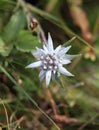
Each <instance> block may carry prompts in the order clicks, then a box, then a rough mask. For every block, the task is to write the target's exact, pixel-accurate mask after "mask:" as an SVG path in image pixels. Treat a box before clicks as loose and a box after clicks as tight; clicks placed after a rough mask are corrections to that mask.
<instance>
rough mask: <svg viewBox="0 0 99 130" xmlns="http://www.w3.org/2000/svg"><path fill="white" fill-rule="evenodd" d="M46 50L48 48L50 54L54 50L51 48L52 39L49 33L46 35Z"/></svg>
mask: <svg viewBox="0 0 99 130" xmlns="http://www.w3.org/2000/svg"><path fill="white" fill-rule="evenodd" d="M47 48H48V50H49V52H52V51H53V50H54V48H53V41H52V38H51V36H50V33H48V44H47Z"/></svg>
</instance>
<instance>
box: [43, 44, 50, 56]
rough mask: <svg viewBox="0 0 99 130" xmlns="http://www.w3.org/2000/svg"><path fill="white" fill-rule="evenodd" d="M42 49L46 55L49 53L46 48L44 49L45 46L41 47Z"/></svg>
mask: <svg viewBox="0 0 99 130" xmlns="http://www.w3.org/2000/svg"><path fill="white" fill-rule="evenodd" d="M43 49H44V52H45V53H46V54H48V53H49V51H48V49H47V47H46V46H45V45H43Z"/></svg>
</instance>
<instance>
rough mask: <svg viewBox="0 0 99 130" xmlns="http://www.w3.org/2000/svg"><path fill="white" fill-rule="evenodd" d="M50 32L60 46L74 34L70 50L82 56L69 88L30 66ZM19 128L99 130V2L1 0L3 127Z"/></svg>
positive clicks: (0, 97) (66, 81) (6, 129)
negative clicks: (46, 79) (44, 78)
mask: <svg viewBox="0 0 99 130" xmlns="http://www.w3.org/2000/svg"><path fill="white" fill-rule="evenodd" d="M31 21H32V24H33V26H32V28H31V27H30V25H31ZM48 32H50V34H51V36H52V38H53V41H54V46H58V45H59V44H63V43H66V41H68V40H70V39H71V38H73V39H72V40H70V42H69V43H66V44H67V45H68V44H71V45H72V49H71V50H70V52H69V53H70V54H82V56H80V57H77V58H75V59H74V60H73V62H72V64H70V65H69V66H66V67H67V68H68V70H69V71H70V72H71V73H73V74H74V75H75V77H73V78H68V77H65V76H61V81H62V84H63V86H64V88H63V87H62V85H61V83H59V82H57V81H52V82H51V84H50V86H49V88H46V86H45V83H44V82H43V83H42V84H41V83H40V82H39V78H38V74H39V70H37V69H33V70H31V69H25V66H27V65H28V64H30V63H31V62H34V61H35V59H34V58H33V56H32V55H31V51H32V50H35V47H36V46H39V47H42V44H43V42H44V41H46V39H47V35H48ZM18 129H19V130H57V129H58V130H59V129H61V130H98V129H99V0H94V1H93V0H31V1H30V0H26V1H24V0H0V130H18Z"/></svg>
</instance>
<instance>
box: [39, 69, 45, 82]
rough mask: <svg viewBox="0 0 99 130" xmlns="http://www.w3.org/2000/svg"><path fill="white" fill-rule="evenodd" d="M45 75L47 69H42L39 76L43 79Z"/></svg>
mask: <svg viewBox="0 0 99 130" xmlns="http://www.w3.org/2000/svg"><path fill="white" fill-rule="evenodd" d="M44 77H45V71H44V70H41V72H40V73H39V78H40V81H42V80H43V79H44Z"/></svg>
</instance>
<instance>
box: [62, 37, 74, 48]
mask: <svg viewBox="0 0 99 130" xmlns="http://www.w3.org/2000/svg"><path fill="white" fill-rule="evenodd" d="M75 39H76V36H74V37H73V38H71V39H70V40H68V41H67V42H65V43H64V44H63V47H65V46H68V45H70V44H71V43H72V42H73V41H74V40H75Z"/></svg>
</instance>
